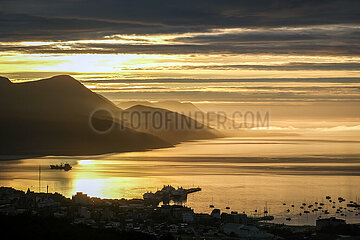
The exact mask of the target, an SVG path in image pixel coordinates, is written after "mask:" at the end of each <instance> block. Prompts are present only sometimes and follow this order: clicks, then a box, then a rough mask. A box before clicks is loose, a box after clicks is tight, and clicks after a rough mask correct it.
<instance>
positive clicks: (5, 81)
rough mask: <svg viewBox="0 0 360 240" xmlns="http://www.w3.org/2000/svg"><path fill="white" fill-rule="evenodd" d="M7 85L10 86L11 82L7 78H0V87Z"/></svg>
mask: <svg viewBox="0 0 360 240" xmlns="http://www.w3.org/2000/svg"><path fill="white" fill-rule="evenodd" d="M9 84H12V82H11V81H10V80H9V79H8V78H7V77H2V76H0V86H2V85H9Z"/></svg>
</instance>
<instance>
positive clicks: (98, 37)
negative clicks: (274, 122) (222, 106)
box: [0, 0, 360, 119]
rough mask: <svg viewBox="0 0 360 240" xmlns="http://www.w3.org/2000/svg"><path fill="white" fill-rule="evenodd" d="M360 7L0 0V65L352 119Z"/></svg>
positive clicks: (122, 91)
mask: <svg viewBox="0 0 360 240" xmlns="http://www.w3.org/2000/svg"><path fill="white" fill-rule="evenodd" d="M359 7H360V3H359V1H340V0H338V1H209V0H207V1H186V0H185V1H181V4H175V3H174V2H172V1H147V0H136V1H115V0H104V1H95V0H75V1H68V0H63V1H45V0H19V1H10V0H3V1H1V2H0V49H1V51H0V72H1V74H2V75H4V76H7V77H9V78H11V79H12V80H13V81H14V82H16V81H28V80H34V79H39V78H43V77H49V76H53V75H56V74H63V73H66V74H71V75H73V76H74V77H76V78H77V79H79V80H82V81H83V82H84V83H85V85H86V86H88V87H89V88H91V89H92V90H94V91H97V92H101V93H103V94H104V95H105V96H107V97H109V98H111V99H112V100H134V99H135V100H139V99H140V100H143V99H148V100H158V99H160V100H172V99H177V100H178V99H180V100H186V101H193V102H209V101H210V102H230V103H232V102H238V103H244V102H245V103H246V104H248V103H256V104H259V103H262V104H263V103H274V102H276V103H279V102H280V103H281V104H282V105H284V104H285V105H286V104H292V103H296V104H299V103H301V104H304V103H309V102H311V103H313V102H316V103H317V104H327V105H326V106H328V105H329V104H330V105H332V106H334V105H335V106H338V108H339V109H342V111H343V112H344V111H345V112H346V114H345V113H344V114H345V115H346V116H345V115H344V118H352V119H353V118H358V117H359V113H358V112H359V111H358V107H357V105H358V103H359V101H360V93H359V88H360V81H359V79H360V78H359V77H360V48H359V47H360V45H359V36H360V25H359V22H360V15H359ZM344 106H346V108H347V110H344ZM315 109H319V107H316V108H315ZM321 109H322V107H321ZM313 111H314V110H312V111H311V112H313ZM326 111H328V112H329V111H330V112H333V111H334V110H333V109H330V110H329V109H327V110H326Z"/></svg>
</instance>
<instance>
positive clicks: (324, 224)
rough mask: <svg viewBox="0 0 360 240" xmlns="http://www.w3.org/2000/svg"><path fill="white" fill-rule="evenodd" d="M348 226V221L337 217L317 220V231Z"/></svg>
mask: <svg viewBox="0 0 360 240" xmlns="http://www.w3.org/2000/svg"><path fill="white" fill-rule="evenodd" d="M344 226H346V221H345V220H343V219H337V218H335V217H331V218H324V219H318V220H316V231H318V232H321V231H323V230H326V229H334V228H339V227H344Z"/></svg>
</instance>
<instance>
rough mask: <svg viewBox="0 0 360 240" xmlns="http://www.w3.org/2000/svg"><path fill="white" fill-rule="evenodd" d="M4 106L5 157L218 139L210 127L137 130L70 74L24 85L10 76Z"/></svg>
mask: <svg viewBox="0 0 360 240" xmlns="http://www.w3.org/2000/svg"><path fill="white" fill-rule="evenodd" d="M0 102H1V104H0V126H1V128H0V136H1V138H0V139H1V140H0V155H39V156H42V155H92V154H103V153H111V152H127V151H142V150H147V149H153V148H163V147H171V146H173V144H175V143H179V142H181V141H187V140H193V139H204V138H214V137H217V135H216V134H215V133H214V132H211V131H209V130H207V129H206V130H204V131H194V130H193V129H186V130H185V131H177V132H174V131H162V130H159V131H152V130H150V131H149V130H147V129H146V128H144V127H143V125H142V126H141V127H140V128H132V127H131V126H129V125H128V124H127V123H125V122H122V121H121V120H122V119H120V118H118V116H120V114H121V113H123V112H124V110H122V109H121V108H119V107H117V106H115V105H114V104H113V103H112V102H111V101H109V100H108V99H106V98H105V97H103V96H101V95H99V94H96V93H94V92H92V91H91V90H89V89H88V88H86V87H85V86H84V85H83V84H82V83H80V82H79V81H77V80H76V79H74V78H72V77H71V76H68V75H60V76H55V77H51V78H47V79H42V80H37V81H30V82H23V83H12V82H11V81H10V80H9V79H8V78H5V77H0ZM98 110H105V111H103V112H105V113H107V114H102V113H101V114H93V113H94V112H96V113H99V112H100V111H98ZM132 110H136V111H139V110H144V109H139V108H137V109H136V108H133V109H132ZM146 110H147V111H154V109H149V108H147V109H146ZM156 111H161V112H166V113H169V114H170V115H172V116H177V114H178V113H174V112H171V111H169V110H166V109H156ZM191 121H195V120H191ZM94 123H95V125H96V126H99V127H100V129H101V128H104V127H105V128H106V127H108V126H111V129H110V130H111V131H109V132H106V133H99V132H97V131H94ZM141 124H144V122H141Z"/></svg>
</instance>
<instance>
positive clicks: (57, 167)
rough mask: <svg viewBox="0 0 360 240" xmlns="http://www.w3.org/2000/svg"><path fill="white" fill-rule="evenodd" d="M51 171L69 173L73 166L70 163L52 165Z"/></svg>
mask: <svg viewBox="0 0 360 240" xmlns="http://www.w3.org/2000/svg"><path fill="white" fill-rule="evenodd" d="M50 169H55V170H64V171H69V170H71V169H72V166H70V164H68V163H65V164H60V165H50Z"/></svg>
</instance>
